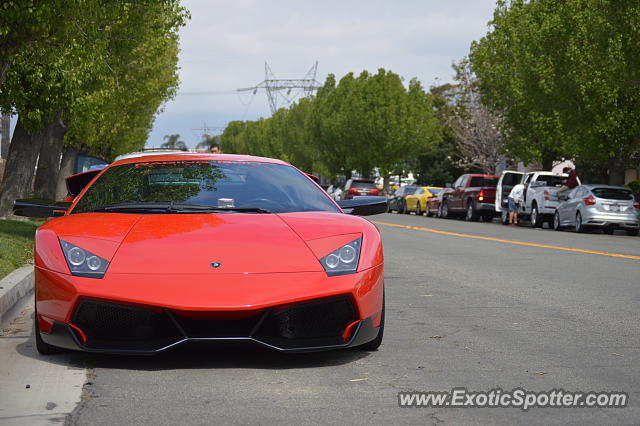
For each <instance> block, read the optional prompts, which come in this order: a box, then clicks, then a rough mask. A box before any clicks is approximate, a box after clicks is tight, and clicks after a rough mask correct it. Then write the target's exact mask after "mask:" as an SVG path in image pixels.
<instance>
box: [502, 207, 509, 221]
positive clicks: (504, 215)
mask: <svg viewBox="0 0 640 426" xmlns="http://www.w3.org/2000/svg"><path fill="white" fill-rule="evenodd" d="M500 222H502V224H503V225H508V224H509V211H507V210H505V209H504V208H503V209H502V211H501V212H500Z"/></svg>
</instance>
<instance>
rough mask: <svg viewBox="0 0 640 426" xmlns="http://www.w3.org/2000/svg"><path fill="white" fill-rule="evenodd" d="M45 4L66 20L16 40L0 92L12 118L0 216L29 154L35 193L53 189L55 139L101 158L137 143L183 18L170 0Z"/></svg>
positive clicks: (170, 82)
mask: <svg viewBox="0 0 640 426" xmlns="http://www.w3.org/2000/svg"><path fill="white" fill-rule="evenodd" d="M33 3H35V2H33ZM38 3H41V2H38ZM47 7H52V8H53V9H52V10H53V12H52V13H53V14H54V15H55V14H56V13H57V14H58V15H60V16H66V17H67V19H65V22H64V23H62V24H61V27H62V28H65V31H58V32H56V35H57V36H56V37H54V38H52V39H47V40H41V39H39V38H38V37H35V38H34V39H33V40H32V41H31V42H30V43H26V44H24V45H23V48H21V49H20V50H18V51H17V52H16V53H15V54H14V55H13V56H12V57H11V63H10V66H9V67H8V69H7V73H6V78H5V80H4V82H3V84H2V87H1V90H0V109H2V110H3V111H12V112H14V113H17V114H18V115H19V120H18V124H17V130H16V132H15V133H14V140H13V141H12V143H11V145H10V150H9V158H8V160H7V165H6V169H5V182H4V183H5V185H4V188H3V191H2V194H0V215H3V214H6V213H7V212H8V211H9V210H10V208H11V204H12V203H13V200H14V199H15V198H19V197H20V196H25V195H26V194H27V193H28V191H29V186H30V182H31V176H32V174H33V173H32V172H33V169H34V166H35V159H36V158H37V157H38V155H39V156H40V159H41V160H40V161H41V162H42V165H43V167H39V171H40V172H42V176H40V177H37V179H36V189H38V188H40V187H41V185H40V184H39V183H40V182H42V183H43V186H42V188H45V189H46V192H49V193H51V192H54V193H55V182H56V180H57V174H58V170H59V169H58V168H57V167H56V165H57V164H58V163H59V161H60V153H61V151H62V144H63V138H66V141H67V144H68V146H69V147H72V148H80V147H83V148H85V149H86V150H88V151H89V152H92V153H97V154H101V155H103V156H105V157H110V156H112V155H117V153H119V152H122V151H126V150H127V148H130V147H132V146H140V147H141V146H142V145H143V144H144V141H145V140H146V136H147V134H148V131H149V130H150V128H151V124H152V122H153V117H154V116H155V113H156V111H157V110H158V108H159V106H160V104H161V103H162V101H163V100H164V99H167V98H169V97H171V96H172V95H173V94H174V93H175V86H176V85H177V72H176V64H177V51H178V47H177V29H178V27H179V26H181V25H183V24H184V21H185V19H186V18H187V17H188V14H187V12H186V11H185V10H184V9H183V8H182V7H180V6H179V2H178V0H140V1H136V2H133V1H127V2H117V3H109V2H104V1H101V0H84V1H73V0H72V1H69V2H50V3H49V4H47ZM56 8H57V9H56ZM3 16H4V15H3ZM14 24H15V26H16V27H18V26H20V25H22V24H25V23H24V22H14ZM67 24H68V25H67ZM26 25H27V26H28V25H29V23H26ZM1 44H2V42H0V45H1ZM65 135H66V136H65ZM39 174H40V173H39ZM51 182H53V183H54V184H53V187H52V186H51V185H47V184H48V183H51ZM52 188H53V189H52ZM43 195H46V194H43Z"/></svg>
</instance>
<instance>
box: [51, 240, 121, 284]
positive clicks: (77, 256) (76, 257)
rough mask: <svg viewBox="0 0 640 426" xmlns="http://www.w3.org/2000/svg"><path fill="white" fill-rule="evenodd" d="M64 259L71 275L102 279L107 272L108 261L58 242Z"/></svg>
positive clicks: (62, 241)
mask: <svg viewBox="0 0 640 426" xmlns="http://www.w3.org/2000/svg"><path fill="white" fill-rule="evenodd" d="M60 246H62V252H63V253H64V258H65V259H66V260H67V265H68V266H69V270H70V271H71V275H76V276H79V277H88V278H102V277H103V276H104V273H105V272H106V271H107V267H108V266H109V261H108V260H106V259H103V258H101V257H100V256H96V255H95V254H93V253H91V252H90V251H87V250H85V249H83V248H80V247H78V246H75V245H73V244H71V243H68V242H66V241H64V240H60Z"/></svg>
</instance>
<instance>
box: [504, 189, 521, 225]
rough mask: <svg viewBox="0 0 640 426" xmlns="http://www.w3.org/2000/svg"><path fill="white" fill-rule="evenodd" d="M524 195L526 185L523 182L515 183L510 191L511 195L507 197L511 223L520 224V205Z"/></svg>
mask: <svg viewBox="0 0 640 426" xmlns="http://www.w3.org/2000/svg"><path fill="white" fill-rule="evenodd" d="M523 196H524V185H523V184H521V183H519V184H517V185H515V186H514V187H513V188H512V189H511V192H509V197H508V198H507V201H508V202H509V225H517V224H518V205H519V204H520V203H521V202H522V200H523Z"/></svg>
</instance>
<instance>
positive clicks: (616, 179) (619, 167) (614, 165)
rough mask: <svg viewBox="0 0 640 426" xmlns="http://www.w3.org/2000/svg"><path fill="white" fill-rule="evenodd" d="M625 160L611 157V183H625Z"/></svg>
mask: <svg viewBox="0 0 640 426" xmlns="http://www.w3.org/2000/svg"><path fill="white" fill-rule="evenodd" d="M624 172H625V162H624V160H622V159H621V158H611V159H610V160H609V176H608V177H609V179H608V183H609V185H615V186H622V185H624Z"/></svg>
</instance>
